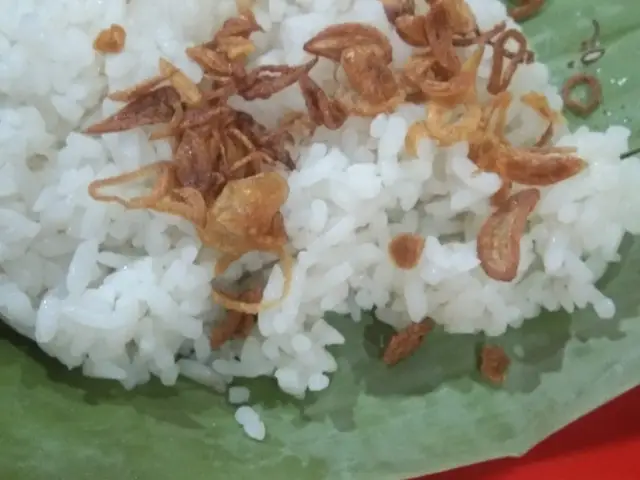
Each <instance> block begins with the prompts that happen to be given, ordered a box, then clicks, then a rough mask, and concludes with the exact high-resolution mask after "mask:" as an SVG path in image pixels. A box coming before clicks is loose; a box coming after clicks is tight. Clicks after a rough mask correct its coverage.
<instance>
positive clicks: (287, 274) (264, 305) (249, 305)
mask: <svg viewBox="0 0 640 480" xmlns="http://www.w3.org/2000/svg"><path fill="white" fill-rule="evenodd" d="M278 256H279V258H280V268H281V269H282V275H283V276H284V286H283V288H282V294H281V295H280V297H278V298H276V299H274V300H269V301H266V302H265V301H262V302H257V303H256V302H245V301H243V300H237V299H235V298H233V297H231V296H229V295H227V294H226V293H223V292H221V291H219V290H215V289H214V290H213V292H212V297H213V300H214V301H215V302H216V303H217V304H219V305H222V306H223V307H224V308H226V309H228V310H235V311H236V312H242V313H248V314H252V315H256V314H258V313H260V312H262V311H264V310H268V309H271V308H276V307H278V306H279V305H280V304H281V303H282V302H283V301H284V299H285V298H286V297H287V295H289V291H290V290H291V281H292V278H293V273H292V272H293V257H292V256H291V254H290V253H289V252H288V251H287V250H286V249H285V248H284V247H283V248H281V249H280V251H279V252H278Z"/></svg>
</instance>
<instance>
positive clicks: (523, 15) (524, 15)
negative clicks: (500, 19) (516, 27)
mask: <svg viewBox="0 0 640 480" xmlns="http://www.w3.org/2000/svg"><path fill="white" fill-rule="evenodd" d="M544 2H545V0H518V1H517V2H516V3H517V6H515V7H512V8H510V9H509V15H510V16H511V18H513V19H514V20H515V21H516V22H523V21H524V20H528V19H529V18H531V17H533V16H534V15H537V14H538V13H539V12H540V10H542V7H543V6H544Z"/></svg>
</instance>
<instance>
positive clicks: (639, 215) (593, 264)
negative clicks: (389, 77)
mask: <svg viewBox="0 0 640 480" xmlns="http://www.w3.org/2000/svg"><path fill="white" fill-rule="evenodd" d="M13 3H14V5H13V8H10V9H5V11H4V12H3V15H2V17H1V18H0V92H1V93H2V100H0V102H1V103H0V150H1V151H2V156H0V264H1V265H2V267H1V268H2V270H1V273H0V311H1V312H2V313H3V314H4V315H6V317H7V318H8V319H9V321H10V323H11V325H12V326H13V327H14V328H16V329H17V330H19V331H20V332H22V333H23V334H25V335H28V336H30V337H32V338H34V339H35V340H36V341H37V342H38V343H39V344H40V345H41V346H42V348H43V349H44V350H45V351H46V352H48V353H49V354H50V355H52V356H54V357H56V358H58V359H59V360H60V361H61V362H63V363H64V364H65V365H67V366H68V367H69V368H72V367H82V368H83V370H84V372H85V373H86V374H87V375H91V376H95V377H102V378H109V379H116V380H119V381H120V382H122V384H123V385H124V386H126V387H127V388H132V387H134V386H135V385H137V384H140V383H144V382H146V381H148V380H149V379H150V377H151V376H156V377H158V378H160V380H161V381H162V382H163V383H165V384H167V385H171V384H173V383H175V381H176V379H177V377H178V375H179V374H182V375H184V376H185V377H188V378H191V379H193V380H195V381H198V382H201V383H203V384H205V385H208V386H210V387H212V388H215V389H217V390H224V388H225V385H226V384H228V383H229V382H230V381H231V380H232V377H233V376H245V377H255V376H260V375H270V376H273V377H274V378H275V379H276V381H277V382H278V384H279V385H280V387H281V388H282V389H283V390H284V391H286V392H289V393H291V394H292V395H296V396H303V395H304V394H305V392H306V391H308V390H311V391H319V390H323V389H324V388H326V387H327V386H328V384H329V379H330V375H328V374H330V373H331V372H333V371H335V369H336V368H337V365H336V361H335V359H334V358H333V356H332V355H331V354H330V353H328V352H327V350H326V348H325V347H326V346H328V345H337V344H341V343H343V342H344V338H343V337H342V335H341V334H340V333H338V332H337V331H336V330H335V329H333V328H332V327H331V326H329V325H328V324H327V323H326V322H325V321H324V320H323V319H322V317H323V313H324V312H325V311H327V310H333V311H336V312H339V313H344V314H348V313H351V314H353V316H354V319H355V320H356V321H357V320H358V319H359V309H365V310H366V309H371V308H372V307H374V306H375V307H377V309H378V310H377V312H378V315H379V317H380V319H381V320H383V321H385V322H387V323H389V324H391V325H393V326H395V327H397V328H401V327H403V326H405V325H407V324H408V323H409V322H411V321H418V320H420V319H422V318H423V317H424V316H425V315H429V316H431V317H433V318H434V319H435V320H436V321H437V322H439V323H441V324H442V325H444V326H445V328H446V329H447V330H448V331H450V332H452V333H468V332H479V331H483V332H486V333H487V334H489V335H499V334H501V333H503V332H504V331H505V329H506V328H507V327H508V326H512V327H517V326H519V325H521V324H522V322H523V321H524V320H526V319H530V318H534V317H536V316H537V315H538V314H539V313H540V311H541V309H543V308H545V309H549V310H559V309H564V310H567V311H573V310H574V309H575V308H585V307H587V306H589V305H590V306H592V307H593V308H594V309H595V312H596V313H597V314H598V315H599V316H600V317H602V318H611V317H613V316H614V315H615V305H614V304H613V302H612V301H611V300H610V299H608V298H607V297H606V296H604V295H603V294H602V293H601V292H600V291H599V290H598V289H597V288H596V287H595V286H594V283H595V282H596V280H598V278H599V277H600V276H601V275H602V274H603V273H604V271H605V269H606V266H607V265H608V264H609V263H611V262H617V261H619V257H618V254H617V251H618V247H619V246H620V242H621V240H622V238H623V235H624V234H625V232H631V233H634V234H636V233H640V200H639V199H638V196H637V194H636V190H637V185H638V184H639V183H640V161H639V160H638V159H637V158H629V159H626V160H624V161H620V160H619V155H620V154H621V153H622V152H624V151H625V150H626V149H627V147H628V144H627V140H628V137H629V131H628V130H627V129H625V128H622V127H611V128H609V129H607V130H606V131H605V132H591V131H589V130H588V129H586V128H580V129H578V130H577V131H575V132H573V133H570V132H560V134H559V135H557V137H558V138H556V141H557V144H558V145H573V146H576V147H577V148H578V152H579V154H580V155H582V156H583V157H584V159H585V160H586V161H587V162H588V163H589V168H588V169H586V170H585V171H584V172H583V173H581V174H580V175H578V176H576V177H574V178H572V179H570V180H568V181H566V182H563V183H561V184H558V185H555V186H552V187H549V188H546V189H544V190H543V191H542V200H541V201H540V203H539V205H538V207H537V208H536V210H535V212H534V214H533V217H532V222H531V225H532V227H531V228H530V230H529V231H528V233H527V234H526V235H525V237H524V238H523V239H522V259H521V263H520V268H519V276H518V278H517V279H516V281H514V282H511V283H501V282H496V281H493V280H491V279H489V278H488V277H487V276H486V275H485V274H484V273H483V271H482V270H481V269H480V267H479V262H478V259H477V257H476V247H475V238H476V234H477V232H478V229H479V226H480V224H481V222H482V220H483V219H484V218H485V216H486V215H487V213H488V212H489V210H490V209H489V203H488V199H489V197H490V196H491V194H492V193H493V192H495V191H496V190H497V189H498V187H499V182H498V179H497V178H496V176H495V175H493V174H490V173H485V174H482V175H478V176H474V175H473V172H474V165H473V164H472V163H471V161H470V160H469V159H468V158H467V146H466V145H465V144H459V145H455V146H453V147H451V148H438V147H437V146H436V145H434V143H433V142H430V141H423V142H422V143H421V145H420V147H419V149H418V155H417V156H416V157H408V156H407V155H406V154H405V153H404V152H403V151H402V146H403V139H404V134H405V132H406V130H407V128H408V126H409V125H410V124H411V123H412V122H413V121H415V120H416V119H419V118H422V117H423V115H424V111H423V109H422V108H420V107H416V106H409V105H405V106H402V107H401V108H399V109H398V111H397V112H395V113H393V114H391V115H379V116H378V117H376V118H375V119H373V120H372V121H369V120H366V119H357V118H353V119H350V120H349V121H348V122H347V123H346V125H345V126H344V127H343V128H342V129H341V130H339V131H337V132H328V131H319V132H317V134H316V135H315V137H314V138H313V140H312V142H311V144H310V145H308V146H305V147H304V148H301V149H300V152H299V153H300V155H299V160H298V170H297V171H295V172H293V173H292V174H291V175H290V177H289V180H288V181H289V186H290V190H291V193H290V196H289V199H288V201H287V203H286V205H285V206H284V208H283V213H284V215H285V219H286V227H287V231H288V234H289V236H290V239H291V244H292V245H293V246H294V247H295V248H296V249H297V250H298V251H299V255H298V259H297V263H296V266H295V271H294V282H293V288H292V290H291V293H290V295H289V296H288V297H287V299H286V301H285V302H284V304H282V305H281V306H280V307H279V308H277V309H273V310H271V311H266V312H264V313H262V314H261V315H260V318H259V322H258V328H257V329H255V331H254V333H253V334H252V336H251V337H250V338H249V339H247V340H246V342H244V344H242V343H240V342H237V341H234V342H231V343H230V344H227V345H224V346H223V347H222V348H221V349H220V350H218V351H211V349H210V347H209V343H208V339H207V336H208V333H209V330H210V327H211V323H212V321H215V319H218V318H220V316H221V312H220V309H219V308H217V307H215V306H213V305H211V302H210V282H211V280H212V277H213V265H214V263H215V256H214V255H213V254H212V253H211V252H208V251H206V250H205V249H202V248H201V245H200V242H199V241H198V239H197V238H196V236H195V235H194V232H193V229H192V228H191V226H190V225H188V224H187V223H186V222H185V221H183V220H180V219H178V218H174V217H170V216H166V215H160V214H155V213H152V212H147V211H126V210H125V209H123V208H122V207H120V206H119V205H114V204H109V205H107V204H103V203H97V202H95V201H93V200H92V199H90V197H89V196H88V194H87V185H88V183H89V182H90V181H92V180H94V179H96V178H98V177H105V176H109V175H113V174H117V173H119V172H123V171H128V170H132V169H135V168H136V167H139V166H140V165H145V164H150V163H153V162H155V161H157V160H161V159H166V158H167V155H168V153H169V150H168V147H167V145H166V144H164V143H162V142H156V143H150V142H148V140H147V139H146V136H145V134H144V133H143V132H142V131H141V130H135V131H131V132H125V133H122V134H111V135H105V136H104V137H101V138H94V137H87V136H84V135H81V134H78V133H74V130H78V128H79V127H80V126H81V125H85V124H87V123H89V122H90V121H92V120H96V119H99V118H102V117H104V116H105V115H107V114H109V113H112V112H113V111H114V110H115V109H116V108H117V105H116V104H115V103H113V102H110V101H107V100H105V101H104V102H103V101H102V98H103V96H104V94H105V92H106V91H107V90H117V89H120V88H123V87H127V86H130V85H132V84H134V83H136V82H137V81H140V80H142V79H145V78H147V77H149V76H152V75H153V74H155V73H156V66H157V60H158V57H159V56H161V55H162V56H165V57H167V58H169V59H170V60H171V61H173V62H174V63H175V64H176V65H178V66H179V67H180V68H182V69H184V70H185V72H186V73H187V74H188V75H189V76H190V77H192V78H193V79H194V80H198V79H199V78H200V76H201V72H200V70H199V69H198V67H197V66H196V65H194V64H193V63H191V62H190V61H189V60H188V59H187V58H186V56H185V54H184V49H185V47H187V46H190V45H193V44H195V43H198V42H202V41H205V40H207V39H209V38H210V35H211V33H212V31H214V29H215V28H217V27H218V26H219V25H220V24H221V23H222V22H223V21H224V20H225V19H226V18H227V17H228V16H229V15H231V14H233V13H234V9H235V7H234V1H233V0H217V1H205V0H183V1H181V2H175V1H173V0H136V1H135V2H130V3H127V2H126V1H125V0H111V1H109V2H104V1H102V0H58V1H56V2H46V4H45V2H38V1H33V0H24V1H21V2H13ZM469 3H470V4H471V6H472V7H473V9H474V11H475V13H476V15H477V18H478V22H479V24H480V26H481V27H482V28H487V27H491V26H492V25H493V24H495V23H497V22H498V21H501V20H504V19H505V18H506V12H505V7H504V6H503V5H502V4H501V3H500V2H499V1H498V0H469ZM256 17H257V19H258V21H259V22H260V23H261V24H262V26H263V28H264V30H265V32H264V33H260V34H256V35H254V37H252V38H254V39H255V41H256V43H257V46H258V50H259V52H260V54H261V56H260V57H259V58H258V60H257V63H269V62H289V63H298V62H301V61H303V60H304V59H306V58H307V56H306V54H304V52H303V51H302V45H303V44H304V42H305V41H306V40H307V39H309V38H310V37H311V36H312V35H314V34H315V33H317V32H318V31H320V30H321V29H322V28H323V27H325V26H327V25H330V24H334V23H339V22H345V21H363V22H368V23H371V24H373V25H376V26H377V27H379V28H380V29H381V30H382V31H384V32H387V33H389V34H390V35H391V39H392V43H393V46H394V54H395V57H396V59H395V61H396V62H397V63H398V64H400V63H401V62H402V60H403V59H406V58H407V56H408V54H409V51H410V49H409V48H408V47H407V46H406V45H404V44H403V43H402V42H401V41H400V40H399V39H398V37H397V36H396V35H395V34H393V33H392V32H391V31H390V27H389V25H388V23H387V21H386V18H385V16H384V13H383V10H382V6H381V3H380V2H379V0H354V1H351V0H326V1H314V2H311V1H308V2H307V1H304V2H303V1H299V0H279V1H273V0H270V1H266V0H262V1H259V2H257V7H256ZM111 23H117V24H121V25H123V26H124V28H125V29H126V31H127V34H128V36H127V43H126V48H125V50H124V52H123V53H122V54H120V55H112V56H107V57H105V58H103V57H100V56H98V55H96V54H95V52H94V51H93V49H92V47H91V45H92V40H93V38H94V37H95V35H96V34H97V33H98V31H99V30H100V29H102V28H104V27H106V26H108V25H110V24H111ZM490 50H491V49H490V48H489V49H488V52H487V54H486V57H485V59H484V60H483V64H482V66H481V69H480V75H481V77H482V78H483V79H486V77H487V76H488V74H489V70H490V64H491V58H490V54H491V51H490ZM325 67H327V66H326V65H325ZM331 73H332V71H331V68H323V66H322V65H319V66H318V68H316V69H314V72H313V75H314V77H316V79H317V80H319V81H322V80H327V79H329V78H330V76H331ZM482 81H484V80H482ZM481 83H482V82H481ZM530 90H536V91H539V92H543V93H545V94H546V95H547V96H548V97H549V100H550V103H551V105H552V107H554V108H560V107H561V99H560V97H559V95H558V93H557V90H556V88H555V87H553V86H551V85H550V84H549V72H548V70H547V68H546V67H545V66H544V65H542V64H539V63H534V64H532V65H525V66H522V67H521V68H520V69H519V70H518V72H517V74H516V75H515V77H514V80H513V84H512V86H511V91H512V92H513V93H514V97H515V98H517V97H518V95H520V94H522V93H526V92H528V91H530ZM237 103H238V105H241V106H242V108H246V109H247V110H248V111H250V112H251V113H253V114H254V115H255V116H256V118H257V119H259V120H261V121H265V122H266V121H269V120H270V119H273V118H275V117H277V116H278V115H279V114H280V113H282V112H284V111H285V110H287V109H292V108H294V109H302V107H303V102H302V98H301V96H300V94H299V93H298V91H297V90H296V89H295V87H292V88H291V89H290V90H289V91H288V93H287V94H283V95H278V96H277V97H275V98H274V99H272V100H270V101H266V102H252V103H251V104H246V102H237ZM509 118H510V123H509V128H510V134H509V135H510V139H511V140H512V141H513V142H516V143H522V142H528V141H531V140H533V139H535V138H536V137H537V136H538V135H539V134H540V133H541V131H542V129H543V128H544V125H543V124H542V123H541V121H540V120H539V119H538V118H537V117H536V115H535V114H534V113H533V112H531V111H530V110H528V109H527V107H525V106H523V105H521V104H520V103H519V102H515V104H514V105H513V106H512V108H511V110H510V112H509ZM461 214H464V215H461ZM400 232H415V233H420V234H422V235H424V236H425V238H426V248H425V250H424V253H423V255H422V258H421V259H420V263H419V265H418V267H417V268H416V269H414V270H412V271H409V272H406V271H399V270H398V269H396V268H395V267H394V266H393V264H392V262H391V261H390V260H389V258H388V255H387V253H386V252H387V244H388V242H389V240H390V239H391V238H392V237H393V236H394V235H396V234H397V233H400ZM269 260H270V259H269V258H267V257H265V256H261V255H258V254H249V255H246V256H245V257H244V258H243V259H242V261H240V262H238V263H237V264H235V265H234V266H233V267H232V268H231V269H230V271H229V272H228V274H227V276H228V277H229V278H237V277H238V276H240V275H241V274H242V272H243V270H246V269H249V270H258V269H260V268H261V266H262V265H263V264H264V263H265V262H268V261H269ZM282 283H283V278H282V272H281V271H280V269H279V268H277V267H276V268H275V269H274V270H273V272H272V274H271V276H270V278H269V282H268V285H267V287H266V291H265V296H266V297H267V298H273V297H277V296H278V295H279V294H280V292H281V290H282ZM178 353H180V354H182V357H183V358H182V359H181V360H179V361H177V360H176V355H177V354H178ZM233 392H235V393H231V392H230V393H229V395H230V397H229V398H230V400H231V396H232V395H233V396H234V398H235V399H238V398H239V397H238V395H239V394H238V393H237V392H238V390H233ZM244 395H245V393H243V396H242V398H243V399H244V398H245V397H244ZM246 400H248V398H247V399H245V400H244V401H246ZM234 403H235V402H234ZM251 412H253V410H251V409H250V408H249V407H241V408H239V409H238V411H237V413H236V418H238V421H240V423H242V424H243V426H244V428H245V430H246V431H247V433H248V434H249V435H251V436H252V437H253V438H257V439H260V438H263V437H264V425H263V424H262V422H260V420H259V418H257V414H255V412H253V414H252V413H251ZM253 415H255V416H253ZM256 418H257V419H256Z"/></svg>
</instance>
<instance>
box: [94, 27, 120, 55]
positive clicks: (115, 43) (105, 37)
mask: <svg viewBox="0 0 640 480" xmlns="http://www.w3.org/2000/svg"><path fill="white" fill-rule="evenodd" d="M126 39H127V32H126V31H125V30H124V28H122V27H121V26H120V25H117V24H115V23H114V24H113V25H111V26H110V27H109V28H105V29H104V30H102V31H100V33H98V36H97V37H96V39H95V40H94V41H93V48H94V50H96V51H97V52H100V53H120V52H121V51H122V50H123V49H124V44H125V41H126Z"/></svg>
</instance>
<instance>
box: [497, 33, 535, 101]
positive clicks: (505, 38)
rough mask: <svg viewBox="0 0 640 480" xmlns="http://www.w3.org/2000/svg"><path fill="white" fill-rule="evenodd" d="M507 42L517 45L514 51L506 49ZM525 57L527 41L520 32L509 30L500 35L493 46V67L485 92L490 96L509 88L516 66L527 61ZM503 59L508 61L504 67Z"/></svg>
mask: <svg viewBox="0 0 640 480" xmlns="http://www.w3.org/2000/svg"><path fill="white" fill-rule="evenodd" d="M509 42H515V43H516V44H517V49H516V50H515V51H511V50H510V49H509V48H508V45H507V44H508V43H509ZM527 55H528V54H527V39H526V38H525V37H524V35H523V34H522V32H519V31H518V30H515V29H509V30H507V31H505V32H504V33H503V34H502V35H500V36H499V37H498V39H497V40H496V41H495V43H494V46H493V65H492V67H491V74H490V75H489V82H488V84H487V91H488V92H489V93H491V94H492V95H496V94H498V93H500V92H504V91H505V90H506V89H507V88H509V84H510V83H511V79H512V78H513V75H514V74H515V73H516V70H517V68H518V65H520V64H521V63H522V62H524V61H525V60H526V59H527ZM505 59H508V60H509V63H508V64H507V66H506V67H505V65H504V64H505Z"/></svg>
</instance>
